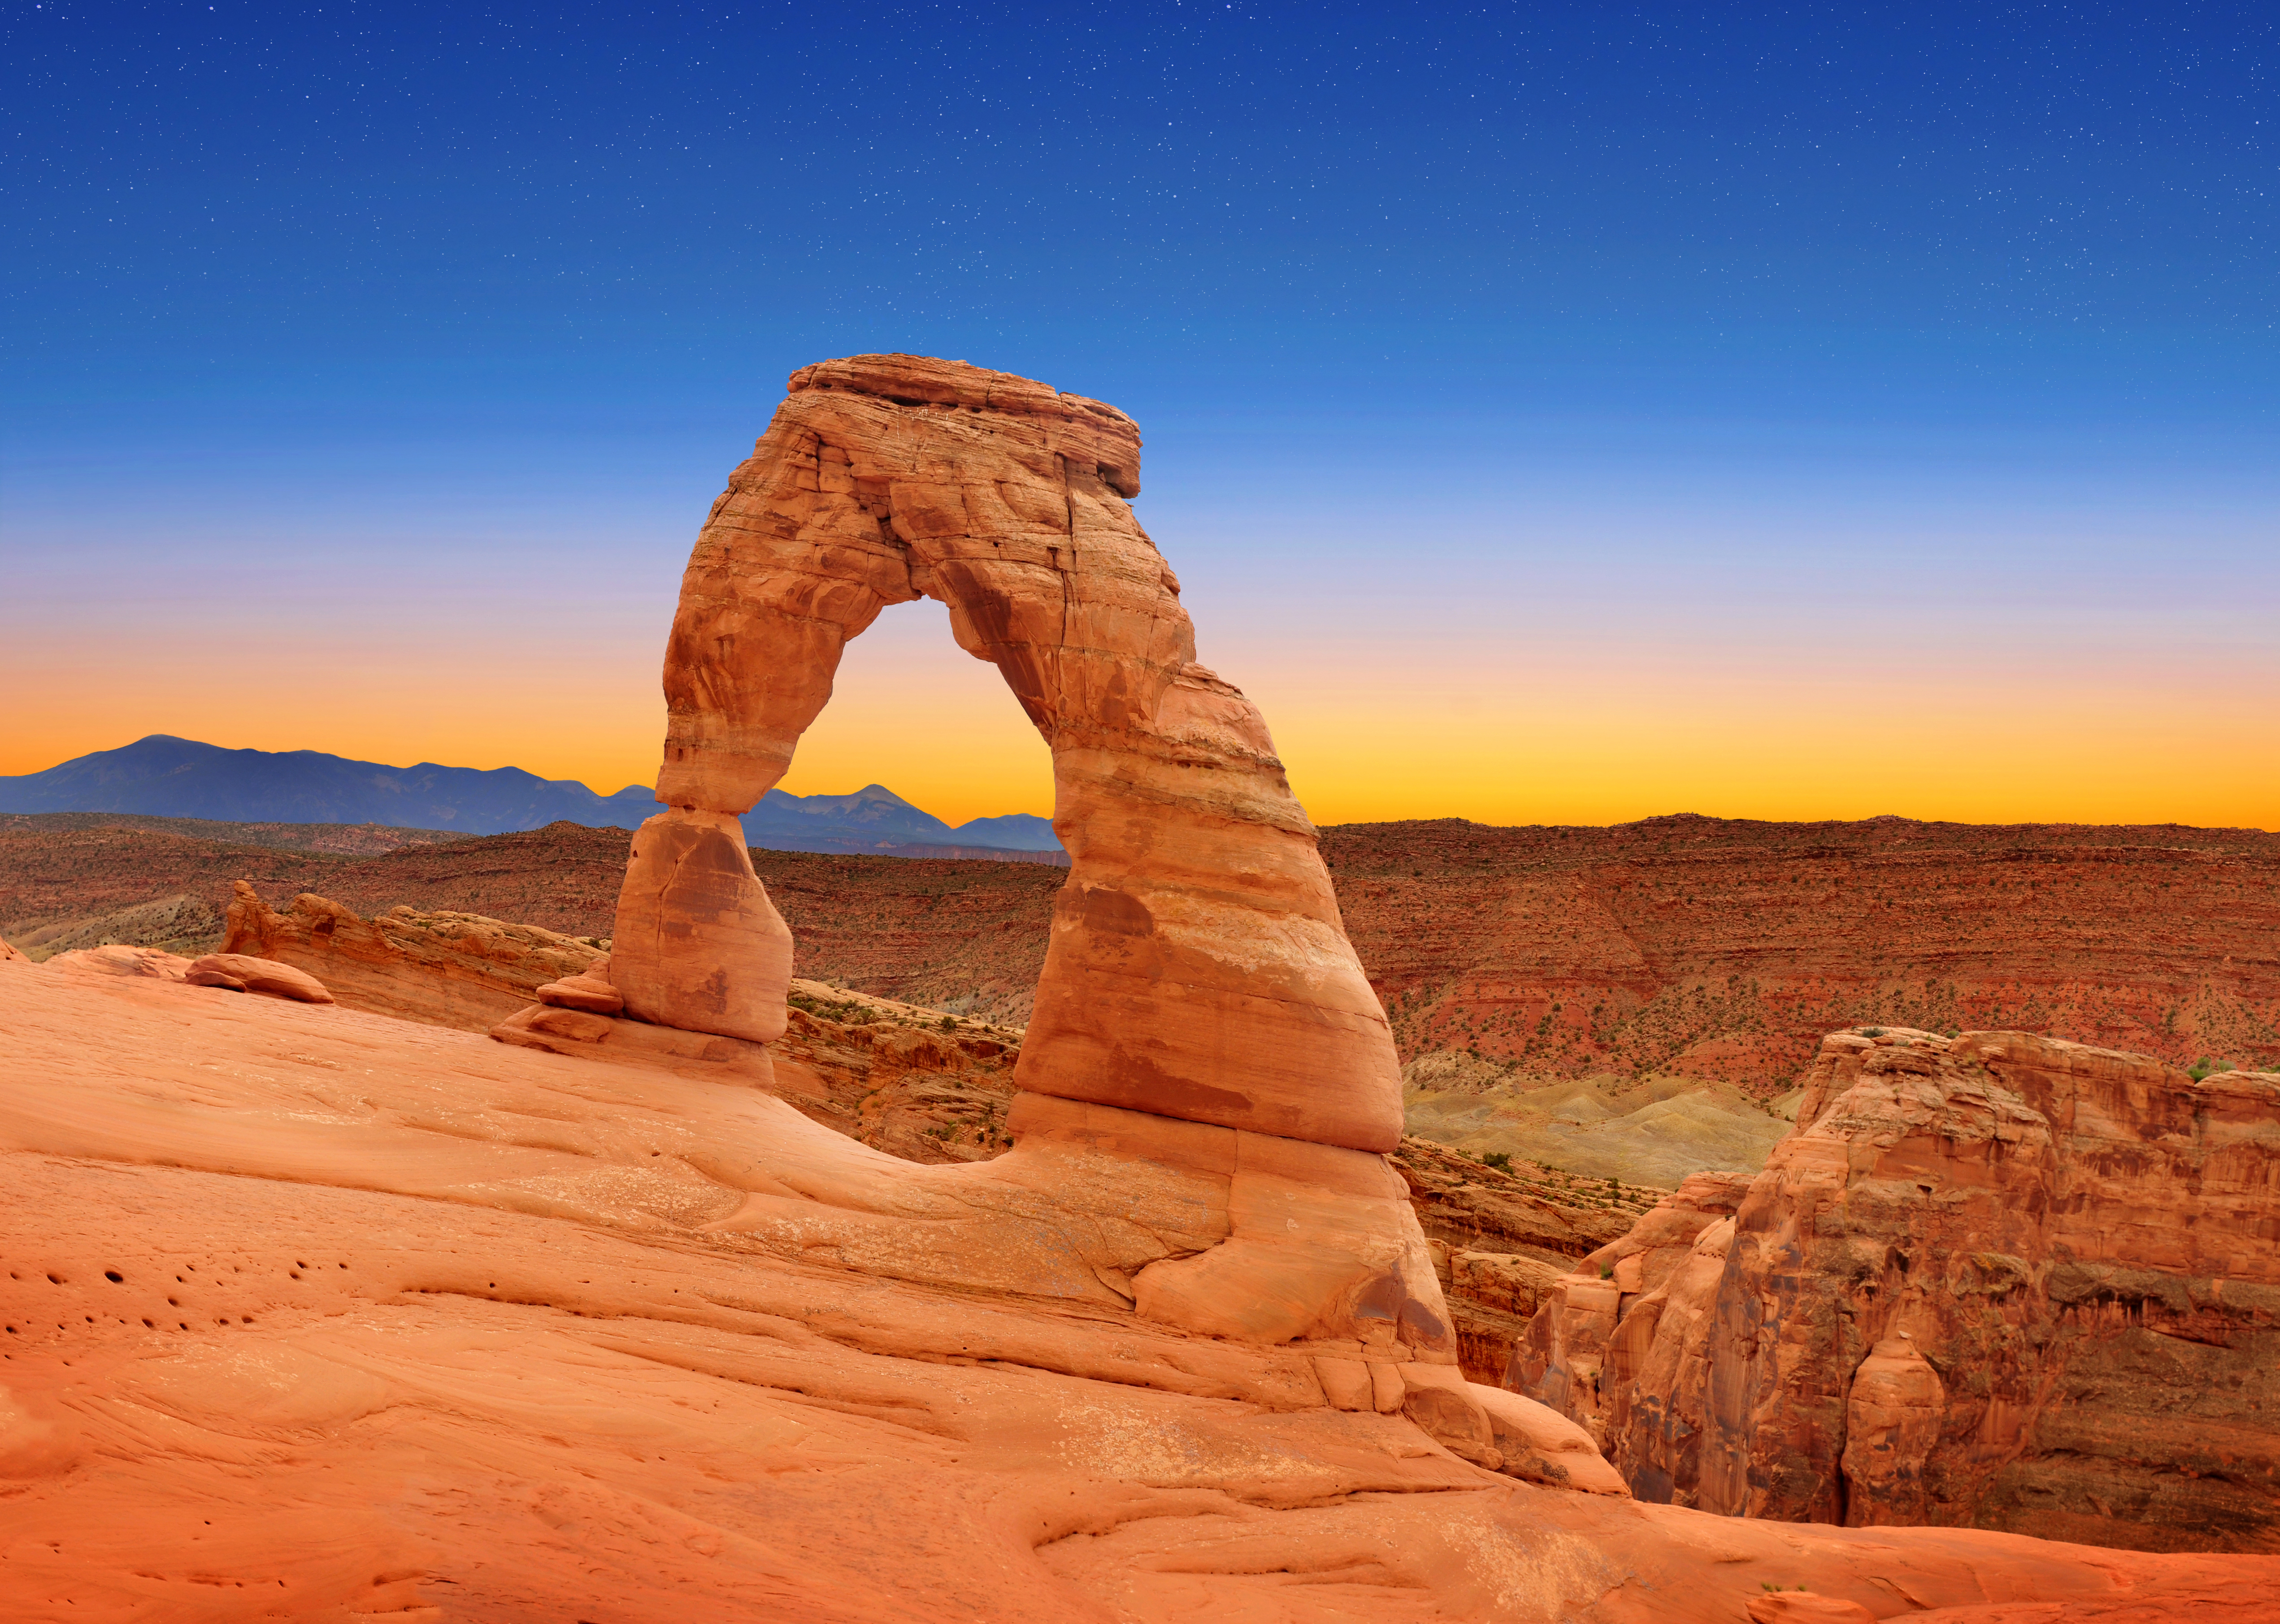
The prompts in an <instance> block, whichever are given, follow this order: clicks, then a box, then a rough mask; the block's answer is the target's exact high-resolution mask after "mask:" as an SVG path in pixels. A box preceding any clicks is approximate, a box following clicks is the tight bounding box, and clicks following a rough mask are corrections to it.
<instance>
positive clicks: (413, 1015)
mask: <svg viewBox="0 0 2280 1624" xmlns="http://www.w3.org/2000/svg"><path fill="white" fill-rule="evenodd" d="M232 889H233V893H234V894H233V896H232V898H231V901H230V904H229V915H228V919H229V934H228V935H227V937H226V938H225V940H224V942H223V943H222V951H223V952H224V953H228V954H239V955H250V956H252V957H255V958H266V959H273V960H275V961H276V962H278V963H280V964H284V965H289V966H293V967H294V968H295V969H297V970H302V971H304V972H306V973H307V974H310V975H312V976H314V977H315V978H316V979H317V980H318V981H321V982H323V983H324V985H325V986H326V988H327V989H329V990H330V991H331V993H332V995H333V996H334V997H336V998H338V999H339V1000H340V1001H341V1002H342V1003H343V1004H347V1005H349V1006H350V1008H351V1009H360V1010H369V1011H371V1012H373V1013H374V1014H379V1015H396V1016H400V1017H402V1018H403V1019H404V1020H420V1021H427V1022H429V1023H432V1024H434V1025H436V1026H445V1027H456V1028H458V1029H460V1030H461V1031H466V1032H485V1031H489V1029H490V1028H492V1027H493V1026H495V1025H497V1023H498V1022H499V1021H501V1020H505V1019H506V1018H507V1017H508V1016H510V1015H512V1014H513V1013H514V1012H516V1011H518V1010H520V1009H522V1008H524V1007H525V1006H527V1005H528V1004H529V1003H530V1001H531V1000H532V998H533V997H535V996H536V995H537V991H538V989H539V987H540V986H541V985H543V984H544V983H546V982H549V981H559V980H561V979H562V978H564V977H566V976H573V975H576V974H578V973H579V972H581V971H582V970H584V969H586V968H587V967H588V966H590V965H592V964H593V963H594V962H595V961H596V960H597V959H598V958H601V957H602V950H601V949H600V948H599V947H597V946H596V945H594V944H593V943H591V942H588V941H581V940H579V939H578V938H576V937H574V936H565V935H558V934H557V933H555V932H553V931H551V930H542V929H540V928H539V927H537V926H535V925H513V924H509V923H507V922H506V921H505V920H494V919H486V918H483V917H482V916H481V915H478V914H468V913H452V912H421V911H420V910H417V909H413V908H408V907H402V906H399V907H396V908H392V909H390V910H389V912H386V913H382V914H378V915H375V916H374V918H372V919H369V920H366V919H359V918H358V916H357V915H356V913H355V912H353V911H352V910H350V909H349V908H346V907H344V906H343V905H342V904H339V903H336V902H333V901H331V900H329V899H328V898H326V897H319V896H317V895H315V894H314V893H313V892H308V891H304V892H303V893H302V894H301V895H300V896H298V897H295V898H294V899H293V905H292V907H291V908H290V909H289V910H287V911H286V912H278V911H277V910H276V909H274V908H272V907H270V906H269V905H268V904H266V903H265V902H263V901H262V899H261V897H260V894H259V893H258V891H256V890H255V889H254V888H253V887H252V886H251V885H250V884H249V883H247V882H246V881H243V880H240V881H237V882H236V884H235V886H234V887H233V888H232Z"/></svg>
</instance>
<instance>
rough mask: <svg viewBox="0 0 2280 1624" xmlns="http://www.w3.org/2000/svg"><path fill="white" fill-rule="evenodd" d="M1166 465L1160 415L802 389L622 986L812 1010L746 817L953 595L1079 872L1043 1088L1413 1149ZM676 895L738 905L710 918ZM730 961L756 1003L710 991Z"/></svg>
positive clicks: (937, 382) (716, 610)
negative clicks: (1214, 613) (1163, 479)
mask: <svg viewBox="0 0 2280 1624" xmlns="http://www.w3.org/2000/svg"><path fill="white" fill-rule="evenodd" d="M1139 467H1140V436H1139V431H1138V430H1137V428H1136V427H1135V426H1134V425H1133V423H1132V421H1131V419H1128V418H1127V417H1125V416H1124V415H1123V414H1122V413H1121V412H1117V411H1116V410H1115V409H1114V408H1113V407H1109V406H1105V405H1102V404H1100V403H1098V402H1097V401H1090V400H1086V399H1084V398H1083V397H1082V396H1073V395H1062V394H1058V393H1056V392H1055V391H1054V390H1052V389H1049V388H1047V387H1046V386H1044V385H1043V384H1039V383H1036V382H1033V381H1029V380H1027V379H1021V378H1014V377H1012V376H1010V375H1008V374H1005V373H991V372H986V371H984V370H982V368H979V367H973V366H964V365H962V364H959V363H952V362H942V361H933V360H928V359H926V358H918V357H908V356H885V357H858V358H853V359H851V360H844V361H831V362H825V363H822V364H820V365H819V366H812V367H807V368H805V369H803V370H802V371H800V372H798V373H794V374H793V377H792V380H791V394H790V398H789V399H787V400H786V401H785V402H784V404H783V405H782V407H780V408H779V409H778V411H777V413H776V417H775V420H774V423H772V424H771V425H770V427H769V429H768V432H767V434H766V435H765V436H763V437H762V439H761V440H760V442H759V445H758V446H757V447H756V448H755V450H754V454H753V456H752V458H751V459H750V460H749V461H747V462H746V463H745V464H744V465H743V466H741V467H740V468H738V469H737V470H736V473H735V474H734V475H733V476H732V477H731V479H730V481H729V485H728V490H727V491H726V492H725V493H724V494H723V495H722V496H721V497H720V500H719V501H718V502H717V503H715V504H714V506H713V511H712V517H711V519H710V520H708V521H707V523H706V525H705V529H704V531H703V532H702V534H701V535H699V536H698V539H697V547H696V550H695V552H694V554H693V555H692V556H691V558H690V560H689V570H688V573H687V574H686V575H685V576H684V577H683V579H682V596H681V604H680V608H679V610H678V612H677V613H676V615H675V617H674V627H673V633H672V636H671V639H670V641H669V643H668V646H667V650H666V672H665V687H666V709H667V714H668V724H667V733H666V756H665V766H664V768H663V771H662V773H661V774H660V776H659V781H658V798H659V801H660V802H662V803H664V804H666V806H667V807H668V808H669V809H670V810H668V811H667V812H664V813H662V814H660V816H659V818H657V819H653V820H651V822H650V823H649V824H648V825H647V826H645V827H644V829H643V833H642V835H639V836H637V837H636V839H635V853H634V857H633V859H632V862H631V863H630V865H629V866H628V871H627V884H626V889H625V890H624V892H623V893H622V894H621V896H620V902H619V915H620V922H619V927H618V930H617V932H616V939H617V943H618V945H617V949H616V958H615V966H616V970H615V974H616V978H617V981H618V984H619V985H620V988H621V989H624V990H625V991H626V993H627V996H628V1007H629V1008H630V1009H631V1010H632V1011H633V1012H635V1013H637V1014H640V1015H643V1016H644V1017H646V1018H648V1019H651V1020H656V1021H658V1022H659V1023H660V1024H664V1025H671V1026H683V1027H690V1028H697V1029H700V1030H707V1031H719V1032H723V1033H726V1034H728V1035H737V1036H747V1037H751V1036H756V1035H763V1034H759V1033H758V1032H757V1030H756V1029H752V1028H749V1027H748V1025H747V1024H746V1022H747V1018H746V1017H745V1016H744V1015H743V1014H742V1013H741V1012H739V1011H737V1010H736V1009H733V1008H731V1009H725V1010H724V1009H720V1008H715V1007H713V1000H714V999H715V997H719V996H730V997H743V996H746V994H747V993H749V996H750V997H752V998H753V999H754V1000H755V1001H759V1002H765V998H764V997H763V995H762V992H761V990H760V989H763V988H772V989H774V994H775V996H776V997H778V998H779V999H780V997H781V993H782V982H783V981H784V979H785V978H786V977H788V975H789V962H790V955H789V935H788V933H786V932H785V931H784V929H783V927H782V922H781V920H776V919H775V918H774V911H773V909H771V908H767V907H766V897H765V893H764V892H762V891H760V890H759V885H758V881H757V880H750V881H748V880H747V877H746V876H748V875H749V865H747V866H746V867H745V869H744V870H743V872H742V873H737V872H733V871H734V870H735V867H736V866H735V863H734V860H733V857H732V855H731V854H730V850H729V848H730V847H731V846H733V847H734V848H735V849H736V850H738V851H741V847H742V842H741V840H740V839H738V838H737V837H736V831H735V828H734V825H733V823H729V824H728V825H727V826H726V827H725V828H724V827H722V824H721V820H724V819H730V818H733V816H734V815H735V814H738V813H741V812H744V811H746V810H748V809H749V808H750V807H751V805H752V804H754V803H756V802H757V801H758V800H759V798H760V797H761V796H763V795H765V794H766V792H767V790H768V789H770V788H772V787H773V786H774V783H775V781H776V780H777V779H779V778H780V777H781V776H782V774H783V772H784V770H785V768H786V767H788V766H790V761H791V755H792V750H793V749H794V747H795V745H796V744H797V741H798V739H799V736H800V735H801V734H802V733H803V732H805V730H806V728H807V727H808V726H809V724H810V723H812V722H813V720H815V718H816V716H817V715H818V714H819V713H820V711H821V710H822V707H823V704H824V702H825V700H826V699H827V698H828V697H829V695H830V692H831V679H832V675H833V673H834V672H835V671H836V669H837V666H838V663H839V658H840V654H841V652H842V650H843V648H844V646H845V644H846V643H847V641H848V639H850V638H851V637H853V636H855V635H858V634H859V633H860V632H862V631H863V630H864V629H865V628H866V627H868V626H869V625H870V624H871V622H872V621H873V620H875V619H876V618H877V616H878V614H879V612H881V611H882V609H884V608H886V607H887V606H888V605H890V604H899V603H909V602H912V601H914V600H916V599H918V598H920V597H931V598H934V599H936V601H938V602H941V603H943V604H946V605H947V606H948V607H949V609H950V614H951V630H952V633H953V635H955V636H956V637H957V639H958V641H959V645H960V646H961V647H963V648H964V649H965V650H967V652H968V653H970V654H973V655H974V657H975V658H981V659H986V660H989V661H990V662H992V663H993V664H995V665H996V666H997V668H998V670H999V671H1000V672H1001V673H1003V674H1004V676H1005V680H1006V682H1007V684H1008V686H1009V687H1011V688H1012V689H1013V693H1014V696H1015V697H1016V698H1018V699H1019V700H1020V701H1021V705H1022V707H1023V709H1024V710H1025V711H1026V712H1028V716H1029V718H1030V720H1032V721H1033V722H1034V723H1035V724H1036V727H1037V729H1038V732H1039V734H1040V735H1042V736H1043V737H1044V741H1045V743H1046V744H1047V746H1048V747H1049V748H1050V749H1051V752H1052V758H1053V766H1054V781H1055V786H1056V797H1055V812H1054V827H1055V831H1056V833H1057V834H1059V836H1060V838H1061V841H1062V843H1063V845H1064V846H1066V847H1067V849H1068V851H1069V855H1070V858H1071V864H1072V873H1071V876H1070V878H1069V880H1068V882H1067V885H1066V886H1065V887H1064V888H1063V889H1062V891H1061V894H1060V899H1059V904H1058V906H1057V908H1056V911H1055V914H1054V920H1053V927H1052V935H1051V943H1050V945H1049V946H1048V948H1047V950H1046V958H1045V965H1044V974H1042V976H1041V977H1040V979H1039V981H1038V984H1037V996H1036V1011H1035V1013H1034V1014H1033V1015H1032V1017H1031V1019H1030V1020H1029V1023H1028V1024H1029V1028H1030V1042H1029V1044H1028V1047H1027V1048H1026V1049H1025V1050H1024V1051H1023V1072H1022V1075H1021V1086H1022V1087H1023V1088H1024V1089H1028V1090H1029V1091H1030V1092H1033V1093H1038V1094H1049V1095H1053V1096H1056V1097H1060V1098H1064V1099H1071V1100H1080V1101H1084V1102H1087V1103H1090V1104H1098V1105H1107V1106H1113V1107H1116V1108H1119V1109H1124V1110H1136V1111H1144V1112H1152V1113H1159V1114H1167V1115H1171V1116H1175V1117H1178V1118H1181V1119H1182V1120H1190V1121H1196V1122H1206V1123H1211V1124H1214V1125H1216V1126H1219V1127H1221V1128H1233V1129H1236V1130H1238V1131H1242V1132H1246V1133H1260V1134H1267V1135H1274V1136H1276V1137H1283V1138H1292V1139H1298V1140H1304V1141H1308V1142H1311V1143H1321V1144H1327V1145H1337V1146H1344V1147H1347V1148H1351V1149H1353V1150H1357V1151H1380V1152H1382V1151H1389V1150H1391V1149H1392V1148H1393V1145H1394V1143H1395V1142H1396V1141H1397V1140H1398V1138H1399V1136H1400V1097H1399V1089H1400V1085H1399V1077H1398V1066H1397V1064H1396V1062H1395V1058H1394V1054H1393V1045H1392V1043H1391V1039H1390V1034H1389V1033H1388V1030H1387V1027H1386V1022H1385V1018H1384V1014H1383V1011H1382V1010H1381V1009H1380V1008H1379V1007H1378V1004H1377V1000H1376V998H1375V996H1374V995H1373V994H1372V993H1371V991H1370V989H1369V986H1368V983H1367V980H1366V978H1365V977H1364V976H1363V974H1362V973H1361V967H1360V963H1359V961H1358V960H1356V958H1355V957H1354V953H1353V950H1352V947H1351V946H1349V945H1348V943H1347V942H1346V939H1345V935H1344V930H1343V929H1342V928H1341V926H1340V921H1339V918H1338V910H1337V903H1336V897H1334V896H1333V894H1332V892H1331V889H1330V883H1329V875H1328V874H1327V873H1326V872H1325V871H1324V869H1323V866H1322V864H1321V858H1320V856H1319V855H1318V853H1317V851H1316V850H1315V842H1314V831H1313V826H1312V825H1311V824H1309V823H1308V822H1307V820H1306V814H1305V813H1304V812H1301V811H1300V810H1299V807H1298V803H1297V801H1296V800H1294V799H1293V798H1292V797H1291V795H1290V787H1289V784H1288V783H1287V781H1285V779H1284V777H1283V767H1282V764H1281V762H1279V761H1278V760H1277V759H1276V758H1275V753H1274V746H1273V743H1272V741H1271V740H1270V739H1269V737H1268V735H1267V727H1266V723H1265V722H1264V720H1262V719H1261V718H1260V717H1259V712H1258V711H1257V710H1256V709H1255V708H1254V707H1253V706H1252V704H1250V702H1249V701H1247V700H1246V699H1244V697H1243V695H1242V694H1241V693H1240V692H1239V691H1237V690H1236V689H1234V688H1233V687H1231V686H1230V685H1229V684H1228V683H1226V682H1224V681H1221V680H1220V679H1219V678H1218V677H1217V676H1216V675H1214V674H1213V673H1211V672H1210V671H1208V670H1206V669H1205V668H1204V667H1203V666H1200V665H1198V664H1197V663H1196V658H1195V655H1196V649H1195V636H1194V630H1193V627H1192V626H1191V625H1190V621H1189V619H1188V615H1187V612H1186V611H1185V610H1184V609H1183V608H1182V606H1181V604H1180V601H1179V582H1178V580H1177V578H1176V577H1175V575H1174V574H1173V573H1172V571H1171V568H1170V566H1168V565H1167V564H1166V563H1165V561H1164V559H1163V558H1162V557H1161V556H1160V555H1159V553H1158V551H1157V550H1156V548H1155V546H1154V544H1153V543H1152V542H1151V541H1150V540H1149V538H1148V536H1147V534H1146V533H1145V532H1144V530H1142V529H1141V527H1140V525H1139V523H1138V521H1137V520H1136V519H1135V518H1134V516H1133V513H1132V510H1131V509H1130V507H1129V506H1128V498H1130V497H1131V496H1136V495H1137V494H1138V492H1139V489H1140V487H1139ZM706 831H711V833H707V832H706ZM716 835H717V836H718V837H719V838H720V840H721V841H722V842H723V845H722V849H721V851H720V853H719V854H718V855H717V856H716V855H714V854H713V852H712V847H711V845H709V844H707V843H706V842H708V841H710V840H712V839H713V838H715V836H716ZM684 848H685V850H684ZM676 885H680V886H690V885H694V886H697V887H700V888H702V887H712V888H714V890H712V891H705V892H704V893H703V894H702V895H698V894H697V893H694V892H692V893H691V896H690V898H689V901H688V902H687V903H686V904H684V903H683V902H682V901H681V900H680V899H679V898H678V897H676V896H674V895H672V894H670V888H672V887H674V886H676ZM716 892H717V894H716ZM674 929H685V930H689V931H703V932H709V933H712V934H711V935H709V937H708V938H707V939H706V940H705V941H703V942H701V943H698V942H694V941H691V942H690V943H689V944H688V946H687V948H686V950H685V951H684V950H683V948H682V945H681V943H680V942H679V941H677V940H667V939H666V937H665V936H664V935H661V934H660V933H662V932H665V931H668V930H674ZM700 966H701V972H700V968H699V967H700ZM714 967H722V968H724V969H725V970H726V972H727V974H726V984H727V985H728V986H730V987H732V988H734V989H736V992H734V993H733V994H729V995H719V994H716V993H714V992H713V991H712V990H710V985H711V984H710V983H709V982H708V981H705V974H709V973H710V972H711V970H712V969H713V968H714ZM769 1035H772V1034H769Z"/></svg>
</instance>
